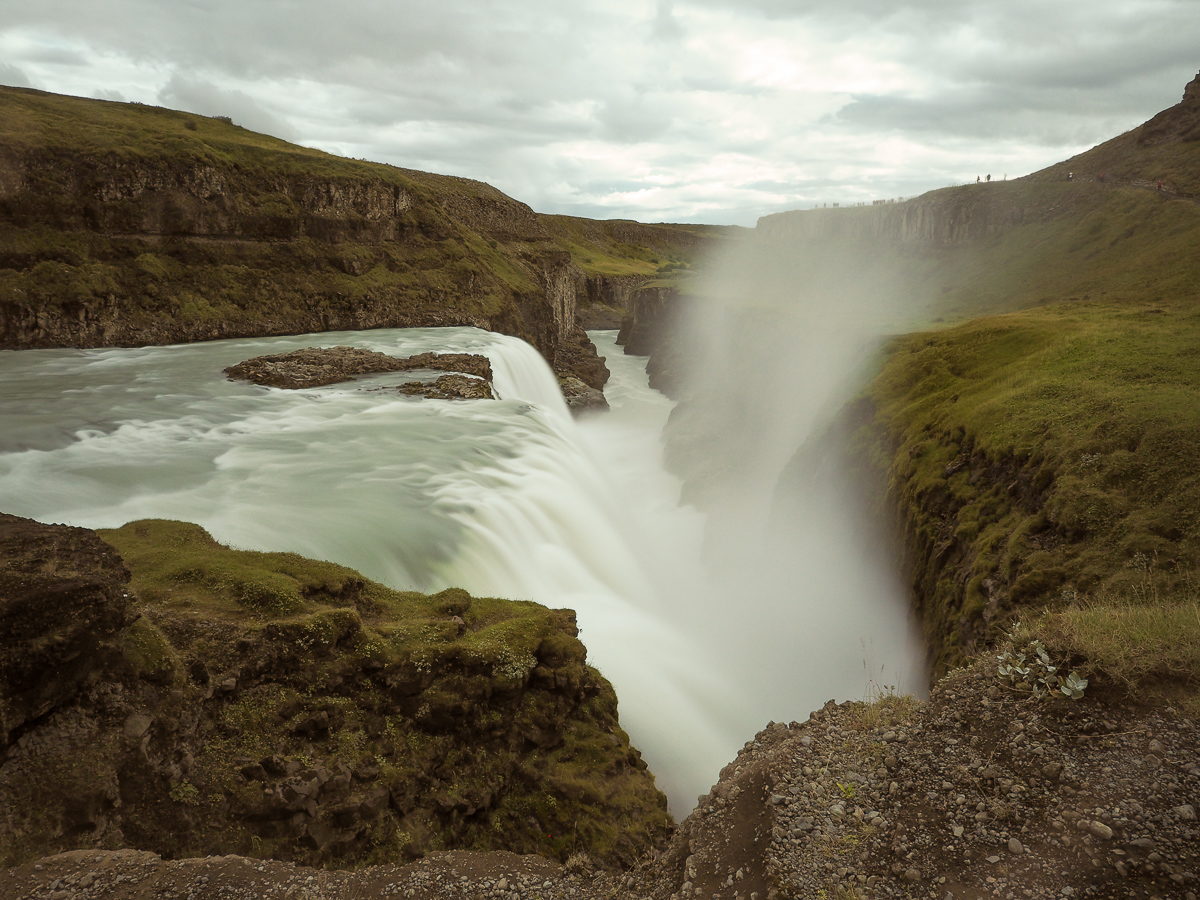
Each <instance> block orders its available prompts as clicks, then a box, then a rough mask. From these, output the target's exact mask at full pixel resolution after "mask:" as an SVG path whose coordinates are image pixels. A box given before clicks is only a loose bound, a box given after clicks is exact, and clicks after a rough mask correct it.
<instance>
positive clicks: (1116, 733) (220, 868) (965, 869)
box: [0, 665, 1200, 900]
mask: <svg viewBox="0 0 1200 900" xmlns="http://www.w3.org/2000/svg"><path fill="white" fill-rule="evenodd" d="M1112 699H1114V698H1113V697H1112V696H1111V695H1109V698H1108V699H1107V700H1106V699H1103V698H1101V697H1085V698H1084V699H1082V700H1078V701H1071V700H1067V699H1065V698H1063V699H1059V700H1037V699H1034V698H1033V697H1031V696H1030V695H1029V694H1028V693H1027V692H1022V691H1017V690H1013V689H1012V688H1011V687H1002V686H1001V685H1000V684H998V683H997V681H996V678H995V668H994V666H990V665H978V666H975V667H973V668H972V669H969V670H962V671H959V672H956V673H954V674H953V675H951V676H950V677H949V678H947V679H945V680H944V681H943V682H941V683H940V684H939V685H938V686H937V688H936V690H935V691H934V692H933V695H932V697H931V698H930V700H929V701H928V702H927V703H916V702H914V701H912V700H910V699H901V698H896V697H882V698H879V700H877V701H876V702H875V703H871V704H864V703H845V704H841V705H837V704H835V703H833V702H832V701H830V702H829V703H828V704H826V705H825V707H824V708H823V709H821V710H819V711H816V712H814V713H812V714H811V715H810V717H809V718H808V719H807V720H805V721H804V722H792V723H791V724H789V725H784V724H772V725H769V726H768V727H767V728H766V729H765V730H764V731H762V732H760V733H759V734H758V735H756V736H755V737H754V739H753V740H751V741H749V742H747V744H746V746H745V748H744V749H743V750H742V752H741V753H739V754H738V757H737V759H736V760H734V761H733V762H731V763H730V764H729V765H728V766H727V767H726V768H725V769H724V770H723V771H722V773H721V778H720V780H719V781H718V782H717V783H716V784H715V785H714V786H713V789H712V790H711V791H710V792H709V793H708V794H707V795H706V796H704V797H701V798H700V801H699V806H698V807H697V809H696V811H695V812H694V813H693V814H692V815H691V816H689V817H688V819H687V820H686V821H685V822H684V823H682V825H681V826H680V828H679V830H678V831H677V832H676V834H675V836H674V838H673V839H672V840H671V842H670V844H669V845H668V847H667V848H666V849H665V851H663V852H655V853H652V854H649V855H647V856H646V857H644V858H643V860H642V861H641V863H639V865H638V866H637V867H636V868H635V869H634V870H632V871H630V872H627V873H619V872H611V871H605V870H603V869H602V868H600V867H597V866H595V864H594V863H593V862H592V861H591V860H589V859H588V858H587V857H586V856H584V855H583V854H576V855H574V856H572V857H571V858H570V859H569V860H568V861H567V865H566V866H563V865H560V864H556V863H552V862H549V861H548V860H546V859H544V858H541V857H529V856H526V857H520V856H515V855H513V854H505V853H499V854H467V853H433V854H430V855H428V856H427V857H425V858H424V859H423V860H421V861H420V862H417V863H413V864H411V865H408V866H404V867H397V866H386V867H369V868H366V869H362V870H360V871H357V872H353V873H347V872H330V871H320V870H311V869H308V870H306V869H301V868H294V867H291V866H287V865H284V864H282V863H278V862H270V861H260V860H255V859H238V858H236V857H219V858H208V859H189V860H180V861H178V862H167V861H164V860H162V859H161V858H159V857H156V856H153V855H150V854H145V853H134V852H130V851H121V852H115V853H114V852H101V851H87V852H76V853H69V854H65V855H61V856H55V857H52V858H49V859H43V860H41V861H39V862H37V863H28V864H25V865H23V866H21V867H20V868H15V869H10V870H9V871H8V872H6V873H0V896H4V897H11V898H14V900H15V898H22V900H24V898H29V900H33V898H38V900H41V898H51V897H58V898H61V900H93V898H95V900H100V898H103V900H134V898H150V897H170V896H188V897H192V898H195V900H205V898H217V897H223V898H229V897H255V896H272V895H276V894H277V895H279V896H301V895H302V896H306V897H310V898H313V900H317V898H321V900H324V898H329V900H333V898H339V900H340V898H349V897H361V896H399V897H407V898H422V900H424V898H428V900H434V898H447V897H449V898H471V900H476V898H478V900H484V898H497V897H502V898H508V900H566V898H597V900H598V898H608V900H617V898H622V900H623V898H629V900H634V898H639V900H645V898H655V900H669V898H676V900H681V898H714V900H715V898H729V900H733V898H739V900H768V898H771V900H774V898H813V900H816V898H828V897H843V898H875V897H879V898H883V897H898V898H899V897H902V898H914V900H916V898H921V900H924V898H929V897H936V898H949V900H963V898H984V897H997V896H998V897H1008V896H1010V895H1011V896H1013V897H1024V898H1040V900H1050V898H1064V897H1067V898H1069V897H1091V898H1097V900H1100V898H1112V900H1116V898H1127V897H1160V898H1179V900H1193V898H1194V897H1195V896H1196V892H1197V891H1198V890H1200V879H1198V877H1197V873H1198V871H1200V858H1198V850H1197V848H1198V847H1200V825H1198V824H1197V812H1196V810H1197V808H1198V807H1200V765H1198V764H1197V759H1198V758H1200V756H1198V755H1197V754H1198V753H1200V731H1198V729H1197V726H1196V724H1195V723H1194V722H1193V721H1192V720H1190V719H1188V718H1186V717H1184V716H1182V715H1180V714H1179V713H1178V712H1177V711H1175V710H1174V709H1170V708H1167V709H1157V710H1153V709H1144V708H1139V707H1137V706H1133V705H1130V704H1128V703H1124V702H1118V703H1112V702H1111V700H1112Z"/></svg>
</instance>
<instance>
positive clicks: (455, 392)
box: [400, 375, 495, 400]
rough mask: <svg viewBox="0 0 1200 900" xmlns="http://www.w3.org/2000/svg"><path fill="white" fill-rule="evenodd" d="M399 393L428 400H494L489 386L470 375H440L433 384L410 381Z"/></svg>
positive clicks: (403, 385) (401, 387) (401, 386)
mask: <svg viewBox="0 0 1200 900" xmlns="http://www.w3.org/2000/svg"><path fill="white" fill-rule="evenodd" d="M400 392H401V393H403V394H408V395H409V396H420V397H427V398H429V399H430V400H494V399H495V395H494V394H493V393H492V388H491V385H489V384H488V382H486V381H483V380H481V379H479V378H473V377H471V376H470V375H442V376H441V377H440V378H438V380H437V381H434V382H424V381H410V382H407V383H406V384H402V385H400Z"/></svg>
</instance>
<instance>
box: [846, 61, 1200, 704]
mask: <svg viewBox="0 0 1200 900" xmlns="http://www.w3.org/2000/svg"><path fill="white" fill-rule="evenodd" d="M1193 85H1200V80H1198V82H1194V83H1193ZM1191 90H1192V87H1191V86H1189V91H1191ZM1196 101H1197V103H1198V104H1200V96H1197V97H1196ZM1186 102H1187V101H1185V103H1186ZM1181 106H1184V104H1181ZM1170 112H1171V111H1168V113H1170ZM1159 118H1160V119H1162V118H1165V119H1172V117H1171V116H1168V115H1167V114H1166V113H1164V114H1163V117H1159ZM1174 118H1175V119H1178V118H1179V108H1176V109H1175V114H1174ZM1152 121H1154V120H1152ZM1189 127H1190V126H1189ZM1189 134H1190V132H1185V133H1184V134H1182V135H1181V136H1178V137H1177V139H1175V140H1173V141H1171V142H1166V143H1157V144H1154V143H1151V144H1147V143H1146V142H1145V141H1143V142H1141V143H1139V142H1138V140H1137V137H1136V133H1134V132H1131V133H1130V135H1125V136H1122V137H1121V138H1118V139H1116V140H1115V141H1112V142H1109V143H1108V144H1105V145H1101V147H1099V148H1096V150H1094V151H1090V155H1089V154H1085V155H1084V156H1085V157H1087V158H1088V159H1091V160H1103V162H1104V165H1105V167H1106V170H1107V171H1108V172H1110V173H1112V172H1118V173H1126V174H1128V175H1133V174H1137V173H1140V174H1141V175H1142V176H1145V174H1146V173H1153V172H1155V171H1157V170H1156V169H1155V168H1154V167H1155V166H1160V165H1165V164H1166V162H1165V161H1167V160H1169V161H1170V166H1171V170H1170V171H1171V173H1172V175H1171V177H1172V179H1173V183H1174V184H1176V185H1186V184H1190V183H1193V182H1191V181H1189V179H1190V178H1194V176H1195V175H1196V174H1197V173H1200V141H1197V140H1195V139H1194V138H1193V137H1189V136H1188V135H1189ZM1069 162H1070V163H1071V165H1072V166H1073V167H1074V168H1073V171H1075V172H1079V171H1080V163H1079V162H1078V160H1073V161H1069ZM1066 165H1067V163H1064V164H1061V165H1060V166H1057V167H1052V170H1047V173H1038V174H1037V175H1035V176H1032V177H1031V179H1030V180H1028V181H1025V182H1017V183H1009V184H1000V185H989V186H987V187H986V190H988V191H996V190H997V189H999V191H1001V192H1004V193H1005V194H1006V195H1008V196H1009V197H1010V202H1024V203H1026V204H1032V203H1034V202H1036V203H1037V204H1038V205H1039V206H1040V207H1041V209H1043V210H1044V211H1045V212H1044V214H1042V215H1039V216H1035V217H1032V220H1031V221H1026V222H1024V223H1023V224H1020V225H1018V226H1016V227H1013V228H1009V229H1005V230H1003V231H1001V232H1000V233H997V234H995V235H992V236H990V237H987V238H985V239H982V240H976V241H972V242H969V243H968V244H966V245H963V246H956V247H943V248H940V249H936V250H934V251H933V252H931V253H927V254H923V255H922V256H921V257H920V258H918V259H914V260H913V262H912V266H913V270H914V271H918V272H920V271H923V272H924V273H925V275H926V276H927V277H928V278H929V279H930V280H931V283H932V285H934V288H935V290H936V298H937V299H938V300H939V301H940V306H939V307H938V313H939V317H940V318H941V319H942V320H943V321H946V322H956V323H958V324H954V325H952V326H944V327H942V328H940V329H939V330H932V331H926V332H922V333H916V334H910V335H906V336H904V337H899V338H896V339H894V340H893V341H892V342H891V343H890V344H889V345H888V347H887V348H886V352H885V354H884V357H883V359H882V368H881V371H880V373H879V375H878V376H877V377H876V378H875V379H874V380H873V381H872V382H871V383H870V385H869V386H868V387H867V389H866V390H865V391H864V392H863V394H862V395H861V397H860V399H859V401H858V402H857V403H856V405H855V408H854V410H855V414H856V415H857V416H859V417H861V418H860V420H859V421H862V422H865V423H866V424H865V426H864V427H863V428H861V429H860V430H859V432H858V433H857V437H856V442H855V451H856V452H857V453H858V454H859V458H860V460H869V461H870V465H872V466H873V467H874V468H877V469H880V470H883V471H885V472H886V473H887V484H888V499H889V503H890V505H891V506H892V508H893V509H894V510H895V511H896V512H897V515H898V525H899V528H900V530H901V532H902V535H903V540H904V548H905V553H906V556H907V559H906V568H907V572H908V574H909V576H910V577H911V579H912V586H913V593H914V597H915V599H916V601H917V603H918V605H919V607H920V608H921V611H922V614H923V617H924V622H925V630H926V634H927V637H928V641H929V644H930V647H931V649H932V652H933V656H934V667H935V673H936V672H944V671H945V670H946V669H948V668H950V667H952V666H954V665H957V664H959V663H961V662H962V661H963V660H964V659H965V658H966V657H967V656H968V655H969V654H970V653H972V652H974V651H978V650H979V649H982V648H983V647H985V646H989V645H991V644H993V643H995V642H997V641H1000V640H1003V637H1004V634H1005V633H1006V631H1007V630H1008V629H1009V627H1010V626H1011V624H1012V623H1013V621H1015V620H1018V619H1020V620H1022V622H1023V623H1024V624H1023V632H1022V633H1023V634H1024V635H1025V636H1028V635H1029V634H1037V635H1041V636H1042V637H1043V638H1044V639H1046V640H1047V641H1048V642H1049V643H1051V644H1052V645H1054V646H1055V647H1056V649H1057V650H1058V651H1059V652H1061V653H1063V654H1065V655H1068V656H1073V657H1074V658H1075V659H1076V660H1077V661H1081V662H1082V661H1086V662H1088V663H1089V664H1090V665H1092V666H1093V667H1094V668H1095V669H1097V670H1098V671H1100V672H1101V673H1102V677H1101V683H1107V684H1109V685H1114V684H1119V685H1122V686H1123V687H1124V688H1127V689H1131V690H1134V691H1135V692H1137V693H1138V694H1139V695H1145V694H1146V693H1154V692H1159V693H1165V694H1166V695H1168V696H1174V695H1175V694H1177V693H1178V692H1180V691H1182V692H1183V693H1184V694H1187V695H1189V696H1194V695H1195V693H1196V692H1197V691H1200V655H1198V654H1197V650H1196V648H1197V647H1198V646H1200V513H1198V512H1197V511H1198V510H1200V254H1198V253H1197V248H1198V247H1200V204H1197V203H1196V202H1194V201H1192V200H1191V199H1189V198H1186V197H1183V196H1181V194H1182V191H1176V192H1158V191H1157V190H1145V189H1143V188H1141V187H1139V186H1138V185H1136V184H1128V183H1127V184H1113V183H1112V180H1111V179H1110V180H1109V181H1107V182H1099V181H1087V180H1080V179H1077V180H1075V181H1074V182H1067V181H1065V179H1063V180H1056V176H1055V171H1056V170H1057V169H1060V168H1063V167H1064V166H1066ZM970 189H971V188H960V189H955V190H958V191H963V190H970Z"/></svg>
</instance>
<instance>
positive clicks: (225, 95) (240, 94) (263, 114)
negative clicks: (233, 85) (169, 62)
mask: <svg viewBox="0 0 1200 900" xmlns="http://www.w3.org/2000/svg"><path fill="white" fill-rule="evenodd" d="M158 100H159V103H161V104H162V105H163V106H169V107H172V108H175V109H183V110H187V111H188V112H194V113H199V114H200V115H202V116H225V117H227V118H230V119H232V120H233V122H234V124H235V125H241V126H242V127H243V128H248V129H250V130H251V131H261V132H264V133H266V134H270V135H274V136H275V137H278V138H283V139H284V140H291V141H294V140H296V139H297V138H298V137H299V135H298V134H297V132H296V130H295V129H294V128H293V127H292V126H291V125H290V124H288V123H287V122H286V121H284V120H283V119H281V118H279V117H278V116H276V115H275V114H273V113H271V112H270V111H268V110H267V109H265V108H264V107H263V105H262V104H261V103H259V101H257V100H255V99H254V98H253V97H251V96H250V95H249V94H247V93H245V92H244V91H240V90H231V89H227V88H220V87H217V86H216V85H214V84H212V83H210V82H207V81H202V80H200V79H196V78H188V77H186V76H184V75H181V74H179V73H178V72H177V73H175V74H174V75H172V76H171V78H170V80H169V81H168V82H167V83H166V84H165V85H164V86H163V87H162V89H161V90H159V92H158Z"/></svg>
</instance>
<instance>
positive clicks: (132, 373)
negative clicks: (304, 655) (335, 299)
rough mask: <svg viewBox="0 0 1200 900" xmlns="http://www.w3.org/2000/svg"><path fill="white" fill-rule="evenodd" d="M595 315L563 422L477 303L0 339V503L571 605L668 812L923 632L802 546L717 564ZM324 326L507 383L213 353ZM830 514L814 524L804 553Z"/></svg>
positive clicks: (646, 400)
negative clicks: (284, 321)
mask: <svg viewBox="0 0 1200 900" xmlns="http://www.w3.org/2000/svg"><path fill="white" fill-rule="evenodd" d="M614 338H615V333H613V332H596V333H594V334H593V339H594V340H595V342H596V344H597V347H598V349H599V350H600V352H601V354H602V355H604V356H605V357H606V358H607V360H608V364H609V367H610V369H611V370H612V373H613V374H612V378H611V380H610V382H609V384H608V387H607V389H606V395H607V397H608V399H609V402H610V403H611V404H612V406H613V409H612V411H611V412H609V413H605V414H595V415H589V416H585V417H584V418H582V419H580V420H578V421H575V420H572V418H571V416H570V415H569V413H568V411H567V409H566V407H565V405H564V404H563V401H562V399H561V397H560V395H559V392H558V389H557V385H556V382H555V379H554V376H553V374H552V373H551V371H550V369H549V367H548V366H547V365H546V364H545V362H544V361H543V360H542V358H541V357H540V356H539V355H538V354H537V352H536V351H535V350H534V349H533V348H532V347H530V346H529V345H528V344H525V343H524V342H522V341H520V340H518V339H515V338H511V337H507V336H504V335H498V334H492V333H489V332H485V331H480V330H477V329H471V328H438V329H432V328H431V329H388V330H378V331H368V332H335V333H325V334H315V335H300V336H292V337H278V338H259V339H245V340H227V341H216V342H211V343H204V344H189V345H180V346H172V347H150V348H142V349H134V350H30V351H19V352H14V351H3V352H0V510H3V511H4V512H8V513H13V514H16V515H23V516H29V517H32V518H35V519H38V520H40V521H43V522H62V523H68V524H73V525H82V526H87V527H91V528H101V527H113V526H118V525H121V524H124V523H125V522H128V521H131V520H134V519H141V518H169V519H180V520H185V521H191V522H197V523H199V524H200V525H202V526H204V527H205V528H206V529H208V530H209V531H210V532H211V533H212V534H213V535H214V537H216V538H217V539H218V540H220V541H223V542H225V543H228V544H231V545H233V546H236V547H242V548H248V549H256V550H288V551H295V552H298V553H301V554H304V555H306V556H311V557H315V558H319V559H328V560H332V561H335V562H338V563H342V564H344V565H347V566H351V567H353V568H355V569H358V570H359V571H361V572H363V574H365V575H367V576H368V577H370V578H373V579H376V580H378V581H381V582H384V583H386V584H388V585H391V586H392V587H395V588H400V589H416V590H421V591H434V590H439V589H441V588H443V587H448V586H460V587H463V588H466V589H467V590H468V591H470V592H471V593H473V594H476V595H482V596H502V597H511V598H514V599H530V600H536V601H538V602H540V603H543V604H546V605H547V606H552V607H568V608H572V609H575V610H576V612H577V613H578V618H579V624H580V629H581V638H582V639H583V641H584V642H585V643H586V644H587V647H588V653H589V659H590V660H591V662H592V663H593V664H594V665H596V666H597V667H598V668H599V669H600V670H601V671H602V672H603V673H604V675H605V676H606V677H608V678H609V680H610V681H612V682H613V684H614V686H615V687H616V690H617V695H618V697H619V698H620V713H621V721H622V724H623V725H624V726H625V728H626V729H627V730H628V731H629V732H630V734H631V736H632V738H633V741H634V743H635V745H636V746H638V747H639V748H640V749H641V750H642V751H643V753H644V755H645V757H646V759H647V761H648V762H649V764H650V766H651V769H652V770H653V771H654V772H655V774H656V776H657V779H658V783H659V786H660V787H662V788H663V790H664V791H666V793H667V794H668V796H669V797H670V799H671V806H672V810H673V812H675V814H676V815H682V814H685V813H686V812H687V811H689V810H690V809H691V807H692V805H693V804H694V801H695V797H696V796H697V794H700V793H703V792H705V791H707V789H708V787H709V786H710V785H711V784H712V783H713V782H714V781H715V780H716V777H717V773H718V771H719V770H720V768H721V766H723V765H724V764H725V763H727V762H729V761H730V760H731V759H732V758H733V757H734V755H735V754H736V752H737V749H738V748H739V747H740V746H741V744H742V743H743V742H744V741H745V740H746V739H748V738H749V737H751V736H752V735H753V733H754V732H755V731H756V730H757V729H759V728H761V727H762V726H763V725H765V724H766V723H767V721H768V720H771V719H776V720H780V721H788V720H790V719H803V718H804V716H806V715H807V713H808V712H809V711H810V710H811V709H813V708H815V707H816V706H818V705H820V703H821V702H823V701H824V700H826V699H829V698H830V697H837V698H839V699H845V698H860V697H863V696H864V694H866V693H867V692H868V690H869V689H870V688H869V686H870V685H871V684H872V682H874V683H889V684H900V685H902V686H905V685H906V683H919V681H920V676H921V662H920V653H919V650H918V649H917V648H916V645H915V642H914V640H913V635H912V633H911V629H910V627H909V625H908V622H907V619H906V615H905V613H904V610H903V609H902V607H901V606H900V605H897V604H896V603H895V602H893V600H892V599H891V598H890V597H887V596H884V595H883V594H880V593H879V592H876V591H875V589H874V587H873V586H871V585H865V586H863V585H856V584H854V578H853V574H852V573H851V574H850V575H849V576H847V575H846V573H837V572H821V571H813V572H810V573H809V574H808V575H803V576H802V577H800V578H799V580H796V579H793V582H794V583H793V585H792V586H790V587H788V588H787V589H786V591H785V593H786V595H781V592H780V589H779V588H778V587H775V586H772V587H767V586H763V585H761V584H758V583H756V576H755V575H754V573H752V572H748V571H738V568H737V566H736V565H734V566H732V567H730V566H729V565H728V564H723V567H722V568H721V570H720V571H715V570H714V569H713V567H712V565H711V564H710V563H711V560H710V559H708V558H707V556H708V554H706V552H705V551H704V549H703V548H704V535H705V529H706V527H707V526H708V525H709V524H711V523H707V522H706V520H705V517H704V516H703V515H702V514H701V513H699V512H697V511H696V510H695V509H693V508H692V507H690V506H687V505H680V503H679V495H680V485H679V482H678V480H677V479H675V478H673V477H672V476H670V475H669V474H668V473H667V472H666V471H665V470H664V468H663V465H662V431H663V427H664V424H665V422H666V420H667V416H668V415H669V413H670V410H671V406H672V404H671V401H669V400H667V399H666V398H665V397H663V396H662V395H661V394H659V393H658V392H656V391H654V390H652V389H650V388H649V387H648V386H647V384H646V376H645V360H644V359H638V358H633V357H626V356H624V355H623V354H622V353H621V351H620V349H619V348H616V347H615V346H614ZM339 345H352V346H357V347H364V348H367V349H370V350H377V351H381V352H384V353H389V354H392V355H396V356H408V355H411V354H415V353H420V352H424V351H429V350H433V351H438V352H447V353H450V352H455V353H480V354H484V355H487V356H488V357H489V358H490V359H491V360H492V366H493V370H494V373H495V389H496V392H497V393H498V395H499V396H500V397H501V398H502V399H500V400H495V401H455V402H446V401H434V400H424V399H418V398H410V397H406V396H403V395H400V394H399V393H398V392H396V391H395V390H394V389H389V388H391V387H394V386H395V385H396V384H399V383H400V382H402V381H405V380H411V379H412V377H413V376H411V375H409V374H407V373H388V374H386V375H379V376H372V377H368V378H363V379H359V380H358V381H355V382H351V383H346V384H341V385H332V386H328V387H322V388H313V389H308V390H301V391H286V390H277V389H270V388H262V387H258V386H254V385H249V384H245V383H240V382H231V381H229V380H227V379H226V378H225V376H224V374H223V372H222V369H223V368H224V367H226V366H228V365H232V364H234V363H237V362H240V361H242V360H244V359H247V358H249V357H252V356H259V355H263V354H267V353H284V352H287V351H289V350H293V349H298V348H301V347H308V346H325V347H332V346H339ZM831 539H832V540H840V539H842V538H839V537H838V536H837V535H836V534H835V535H833V536H832V537H831V535H830V533H829V529H828V528H825V527H818V528H815V529H814V534H813V541H814V546H815V548H816V549H815V550H814V551H813V552H812V554H810V556H815V557H816V558H819V557H821V555H822V552H823V551H822V549H821V547H822V542H823V541H825V542H827V541H829V540H831ZM801 556H803V554H801ZM802 568H803V567H802ZM810 568H813V567H812V566H810ZM817 568H819V566H818V567H817ZM797 585H798V586H797ZM848 594H849V595H851V596H849V597H847V596H846V595H848Z"/></svg>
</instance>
